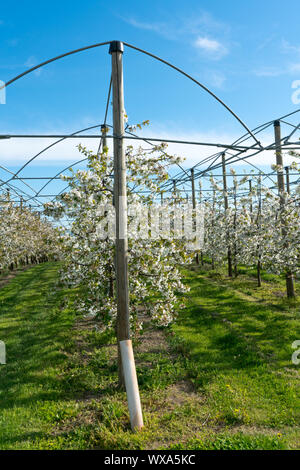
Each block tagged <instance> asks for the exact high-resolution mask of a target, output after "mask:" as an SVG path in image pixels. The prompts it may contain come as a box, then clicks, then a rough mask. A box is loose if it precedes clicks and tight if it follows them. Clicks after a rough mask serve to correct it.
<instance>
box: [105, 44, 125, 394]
mask: <svg viewBox="0 0 300 470" xmlns="http://www.w3.org/2000/svg"><path fill="white" fill-rule="evenodd" d="M109 53H110V54H111V60H112V85H113V137H114V138H113V143H114V202H115V210H116V254H115V260H116V278H117V279H116V294H117V338H118V344H119V342H120V341H124V340H129V339H130V326H129V295H128V272H127V262H128V261H127V258H128V240H127V193H126V162H125V149H124V140H123V136H124V91H123V43H122V42H119V41H113V42H111V44H110V48H109ZM119 383H120V385H124V377H123V371H122V364H121V355H120V350H119Z"/></svg>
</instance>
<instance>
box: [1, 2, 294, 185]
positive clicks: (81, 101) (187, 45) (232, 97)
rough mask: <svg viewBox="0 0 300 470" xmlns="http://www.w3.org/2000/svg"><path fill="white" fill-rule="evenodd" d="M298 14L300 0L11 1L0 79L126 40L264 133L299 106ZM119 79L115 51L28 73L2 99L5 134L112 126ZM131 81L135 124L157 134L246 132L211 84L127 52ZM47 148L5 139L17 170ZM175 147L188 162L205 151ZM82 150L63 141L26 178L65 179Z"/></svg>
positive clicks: (210, 136) (4, 18) (5, 153)
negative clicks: (110, 99)
mask: <svg viewBox="0 0 300 470" xmlns="http://www.w3.org/2000/svg"><path fill="white" fill-rule="evenodd" d="M299 13H300V4H299V1H296V0H289V2H287V3H286V4H285V3H284V2H282V1H281V0H272V1H271V0H264V1H261V0H260V1H258V0H251V1H250V0H248V1H245V2H238V1H236V0H228V1H227V2H221V1H217V0H210V1H191V0H189V1H186V2H182V1H178V0H172V1H169V0H165V1H155V0H154V1H151V2H140V1H139V2H137V1H129V2H122V1H114V2H107V1H99V0H95V1H91V0H90V1H87V2H82V1H77V0H72V1H71V0H70V1H63V2H62V1H57V0H53V1H52V2H48V3H46V2H38V1H26V2H24V1H17V2H13V3H9V2H6V3H5V4H3V5H1V11H0V44H1V49H0V58H1V60H0V80H2V81H4V82H6V81H7V80H9V79H10V78H12V77H13V76H15V75H17V74H19V73H21V72H23V71H24V70H25V69H27V68H29V67H30V66H33V65H35V64H37V63H39V62H42V61H43V60H46V59H48V58H50V57H53V56H55V55H58V54H61V53H63V52H66V51H68V50H72V49H76V48H78V47H82V46H85V45H89V44H93V43H97V42H102V41H109V40H114V39H118V40H123V41H125V42H128V43H131V44H134V45H136V46H138V47H141V48H143V49H146V50H147V51H149V52H152V53H154V54H157V55H159V56H161V57H162V58H164V59H166V60H168V61H170V62H172V63H173V64H175V65H177V66H178V67H180V68H182V69H184V70H185V71H186V72H188V73H190V74H191V75H192V76H194V77H195V78H196V79H197V80H199V81H201V82H202V83H203V84H205V85H206V86H207V87H209V88H210V89H211V90H212V91H213V92H214V93H216V94H217V95H218V96H220V98H222V99H223V100H224V101H225V103H227V104H228V105H229V106H231V107H232V108H233V110H234V111H235V112H236V113H237V114H238V115H239V116H240V117H241V118H242V119H243V120H244V121H245V122H246V124H247V125H248V126H249V127H250V128H253V127H255V126H256V125H259V124H261V123H263V122H265V121H269V120H272V119H275V118H277V117H279V116H281V115H283V114H285V113H288V112H291V111H294V110H296V109H297V106H296V105H295V104H294V103H293V102H292V100H291V95H292V92H293V89H292V83H293V82H294V81H295V80H300V37H299V33H298V31H299ZM109 77H110V56H109V54H108V47H106V46H104V47H102V48H97V49H94V50H91V51H88V52H85V53H80V54H76V55H74V56H71V57H68V58H66V59H63V60H60V61H57V62H55V63H53V64H50V65H48V66H46V67H44V68H43V69H40V70H39V71H37V72H35V73H32V74H30V75H28V76H26V77H24V78H22V79H21V80H19V81H18V82H16V83H14V84H13V85H12V86H11V87H8V89H7V96H6V104H5V105H0V128H1V130H0V133H18V132H20V133H22V132H24V133H25V132H28V133H35V132H41V133H42V132H43V133H51V132H57V133H61V132H74V131H76V130H78V129H80V128H83V127H87V126H92V125H95V124H98V123H101V122H102V121H103V116H104V111H105V104H106V95H107V90H108V84H109ZM124 81H125V107H126V111H127V114H128V115H129V120H130V123H135V122H141V121H142V120H145V119H149V120H150V122H151V127H150V128H149V129H148V130H147V135H151V136H154V135H155V136H158V137H159V136H161V137H166V136H169V137H172V138H173V137H174V136H181V137H182V138H193V139H202V140H210V141H211V140H212V141H220V142H225V143H231V141H232V140H234V138H236V137H238V136H240V135H241V134H242V133H243V129H242V128H241V126H240V125H239V124H238V123H237V122H235V120H234V119H233V118H232V117H231V116H230V115H229V114H228V113H227V112H226V111H225V110H224V109H222V107H221V106H220V105H219V104H218V103H216V102H214V100H213V99H212V98H211V97H210V96H208V95H207V94H205V92H203V91H202V90H201V89H200V88H198V87H196V86H195V85H193V84H192V83H191V82H189V81H188V80H187V79H185V78H184V77H181V76H179V75H178V74H176V73H175V72H174V71H172V70H170V69H168V68H167V67H166V66H164V65H162V64H160V63H157V62H155V61H154V60H153V59H150V58H148V57H146V56H144V55H141V54H140V53H137V52H135V51H131V50H128V48H127V49H125V53H124ZM298 107H299V105H298ZM266 139H268V136H266ZM45 143H46V142H45ZM76 143H77V142H76ZM94 145H96V143H95V144H94ZM42 146H43V142H40V141H38V142H35V143H32V142H29V141H18V142H17V141H3V142H1V147H2V150H1V151H0V163H1V164H2V165H5V166H6V167H7V168H10V169H12V170H13V169H14V168H16V167H17V166H18V165H19V166H20V162H22V161H24V160H26V158H30V157H31V156H32V155H33V154H34V152H35V151H38V150H39V149H41V148H42ZM1 147H0V148H1ZM172 150H173V149H172ZM175 150H176V151H177V153H181V152H183V153H184V154H185V156H186V157H187V162H188V163H195V162H196V161H197V155H198V154H199V155H200V154H201V151H202V150H201V151H199V149H193V151H192V150H191V151H190V150H187V149H186V148H178V147H176V149H175ZM75 152H76V151H75V150H74V143H73V142H71V143H70V144H68V146H67V145H65V144H64V145H62V146H60V147H58V148H57V149H56V150H55V152H52V153H50V154H45V156H44V157H43V158H41V159H39V160H38V161H36V163H35V166H34V167H30V169H27V170H24V173H23V175H29V174H31V175H33V174H35V175H38V174H39V175H41V174H42V173H43V172H45V171H48V172H50V171H51V174H54V173H55V172H56V170H58V169H62V168H63V167H65V166H67V165H68V163H70V162H71V160H72V159H73V157H74V155H75V159H76V153H75ZM188 163H187V166H188ZM1 175H2V176H3V173H1ZM2 176H1V178H2Z"/></svg>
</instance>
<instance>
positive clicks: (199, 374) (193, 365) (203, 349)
mask: <svg viewBox="0 0 300 470" xmlns="http://www.w3.org/2000/svg"><path fill="white" fill-rule="evenodd" d="M58 268H59V265H57V264H55V263H46V264H44V265H39V266H35V267H33V268H31V269H28V270H26V271H24V272H20V273H18V275H17V276H16V277H15V278H13V279H11V280H10V282H9V284H7V285H5V286H4V287H3V288H2V289H1V290H0V339H1V340H3V341H5V343H6V348H7V364H6V365H2V366H0V383H1V389H0V449H124V450H126V449H230V450H231V449H236V450H238V449H249V450H252V449H253V450H254V449H266V450H268V449H274V450H277V449H289V448H291V449H297V448H299V447H300V446H299V428H298V424H299V409H300V404H299V391H298V389H297V379H298V369H297V366H295V365H293V364H292V363H291V355H292V352H293V350H292V349H291V344H292V342H293V341H294V340H295V339H299V338H300V331H299V304H298V303H297V302H287V301H286V300H285V299H284V298H283V297H282V296H276V297H275V299H274V296H273V293H274V291H275V292H277V291H278V292H279V291H280V292H281V291H282V289H283V282H284V281H283V280H280V279H279V280H278V279H277V278H275V279H270V280H268V282H265V284H264V287H263V288H262V289H261V290H258V289H255V286H254V283H255V280H254V279H253V277H252V276H251V273H249V272H243V273H241V276H240V278H238V279H237V280H228V279H226V277H225V276H224V275H223V274H222V273H221V275H220V274H217V273H215V272H214V273H211V272H208V271H205V270H203V271H201V270H200V269H199V268H195V269H194V270H184V272H183V275H184V279H185V282H186V283H187V284H188V285H189V286H190V287H191V292H190V294H189V300H188V304H187V307H186V308H185V309H184V310H183V311H182V312H181V314H180V315H179V318H178V322H177V324H176V325H174V326H172V327H171V328H169V329H167V330H161V329H155V328H153V327H152V326H151V325H150V324H149V323H147V321H146V324H145V331H144V335H143V337H142V339H141V341H140V344H138V345H136V346H135V358H136V364H137V371H138V379H139V385H140V393H141V400H142V406H143V413H144V421H145V428H144V430H143V431H142V432H140V433H138V434H133V433H132V432H131V430H130V426H129V417H128V411H127V404H126V394H125V393H124V392H123V391H120V390H118V388H117V368H116V344H115V343H116V340H115V337H114V334H113V332H112V331H108V332H105V333H101V331H100V330H99V329H97V327H95V322H93V321H90V320H87V319H82V318H81V317H80V316H78V315H76V312H75V311H74V308H73V298H74V294H75V292H74V291H66V290H64V289H57V288H55V283H56V280H57V271H58Z"/></svg>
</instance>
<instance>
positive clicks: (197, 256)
mask: <svg viewBox="0 0 300 470" xmlns="http://www.w3.org/2000/svg"><path fill="white" fill-rule="evenodd" d="M191 183H192V204H193V210H194V211H196V193H195V172H194V168H191ZM193 226H194V231H195V236H196V237H197V222H196V213H194V223H193ZM195 259H196V263H197V264H199V253H196V258H195Z"/></svg>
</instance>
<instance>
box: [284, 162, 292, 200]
mask: <svg viewBox="0 0 300 470" xmlns="http://www.w3.org/2000/svg"><path fill="white" fill-rule="evenodd" d="M285 175H286V192H287V193H288V194H291V188H290V169H289V167H288V166H286V167H285Z"/></svg>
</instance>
